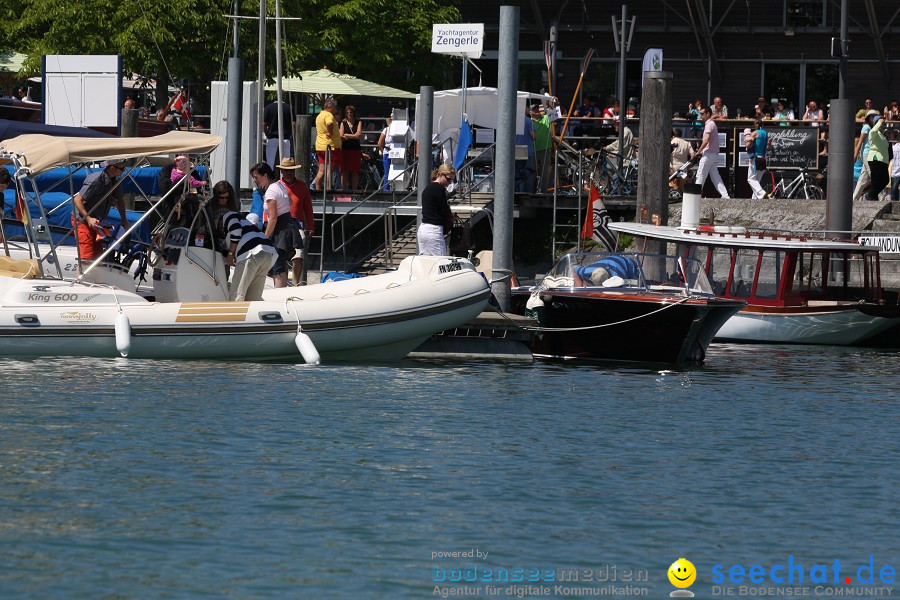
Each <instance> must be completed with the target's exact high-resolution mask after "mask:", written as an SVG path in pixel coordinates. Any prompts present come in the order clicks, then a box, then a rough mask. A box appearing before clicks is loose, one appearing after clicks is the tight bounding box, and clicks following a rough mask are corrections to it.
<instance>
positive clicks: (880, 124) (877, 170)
mask: <svg viewBox="0 0 900 600" xmlns="http://www.w3.org/2000/svg"><path fill="white" fill-rule="evenodd" d="M826 108H830V106H826ZM796 116H797V115H796V114H795V113H794V111H793V109H792V108H791V107H790V105H789V103H788V101H787V100H785V99H778V100H775V108H773V107H772V105H771V103H770V102H768V101H767V100H766V99H765V98H764V97H762V96H761V97H759V98H758V99H757V102H756V104H755V105H754V107H753V112H752V113H750V115H749V118H751V119H753V129H752V130H751V129H746V130H745V131H744V134H743V144H742V145H743V147H744V148H745V150H746V152H747V156H748V159H749V160H748V169H747V183H748V184H749V186H750V188H751V190H752V193H753V197H754V198H762V197H765V196H767V194H766V193H765V191H764V190H763V189H762V186H761V185H760V180H761V178H762V174H763V172H764V171H765V169H766V148H767V143H768V134H767V133H766V131H765V129H764V127H765V126H766V125H767V124H768V122H771V121H776V122H778V125H779V126H781V127H786V126H788V125H791V124H793V125H801V126H803V125H805V126H812V127H822V132H821V133H820V134H819V136H818V137H819V139H820V143H821V146H822V150H821V152H820V153H819V154H820V155H822V156H825V155H826V154H827V143H828V142H827V131H826V130H825V127H826V126H827V125H828V115H827V113H826V111H825V110H823V109H822V108H821V107H820V106H819V105H818V103H817V102H816V101H815V100H810V101H809V103H807V105H806V107H805V110H804V112H803V113H802V115H800V118H799V119H798V118H796ZM684 118H686V119H687V120H689V121H691V122H692V124H693V126H692V129H693V130H696V129H698V128H702V132H703V133H702V139H701V142H700V148H698V149H697V154H698V155H700V156H701V158H700V165H699V166H698V169H697V176H696V179H695V182H696V183H697V184H699V185H703V184H704V183H705V181H706V179H707V177H709V178H710V179H711V181H712V182H713V184H714V185H715V187H716V189H717V190H718V191H719V193H720V195H722V197H723V198H727V197H728V196H727V191H726V190H725V187H724V185H722V184H721V177H719V174H718V172H717V170H716V169H708V168H705V167H706V165H707V164H709V162H710V161H712V160H717V159H718V156H717V154H718V143H716V144H714V145H715V146H716V147H715V148H712V145H711V144H710V143H709V141H710V140H711V139H715V138H717V137H718V127H717V122H722V121H725V120H730V119H740V118H741V111H740V109H738V110H737V111H736V112H735V114H734V115H733V116H729V112H728V107H727V106H726V105H725V103H724V102H723V101H722V98H720V97H716V98H714V100H713V104H712V106H710V107H705V108H704V107H703V103H702V101H701V100H695V101H694V102H691V103H690V104H689V105H688V109H687V111H686V112H685V113H684ZM855 119H856V121H857V122H858V123H860V124H861V129H860V134H859V137H858V138H857V140H856V143H855V146H854V159H855V164H854V182H855V188H854V192H853V200H854V201H856V200H859V199H860V198H863V197H865V198H866V199H867V200H877V199H878V197H879V195H880V194H881V192H882V191H883V190H884V189H885V188H886V187H887V186H888V185H890V196H891V199H892V200H900V129H897V127H900V107H898V103H897V101H891V102H890V103H888V104H887V105H885V106H884V108H883V109H882V110H877V109H875V103H874V102H873V101H872V99H871V98H866V100H865V102H864V106H863V107H862V108H860V109H859V110H858V111H857V112H856V114H855ZM893 122H897V123H898V125H897V126H894V125H886V124H887V123H893ZM677 133H678V132H677V131H676V132H674V133H673V159H672V162H671V163H670V173H671V172H674V170H675V169H676V168H677V165H676V159H675V158H674V153H675V146H676V142H675V141H674V140H675V139H676V138H677V137H678V136H677ZM713 136H715V137H713ZM679 146H680V144H679ZM683 156H684V151H683V147H682V151H681V153H680V158H682V157H683ZM894 157H897V159H896V160H894ZM690 158H692V157H689V159H690Z"/></svg>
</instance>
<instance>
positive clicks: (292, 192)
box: [278, 158, 315, 286]
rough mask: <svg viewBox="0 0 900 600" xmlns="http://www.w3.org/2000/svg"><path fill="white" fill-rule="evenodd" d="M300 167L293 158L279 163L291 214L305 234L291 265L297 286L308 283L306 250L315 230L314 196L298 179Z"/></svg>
mask: <svg viewBox="0 0 900 600" xmlns="http://www.w3.org/2000/svg"><path fill="white" fill-rule="evenodd" d="M300 168H302V165H298V164H296V163H295V162H294V159H293V158H284V159H282V161H281V163H280V164H279V165H278V169H279V170H280V171H281V181H282V183H284V187H285V188H287V192H288V196H290V197H291V216H292V217H294V220H296V221H297V223H298V224H299V227H300V232H301V234H302V236H303V247H302V248H297V250H299V252H298V253H297V254H295V255H294V259H293V261H292V265H291V266H292V268H291V272H292V273H293V280H294V285H295V286H296V285H306V271H305V269H304V264H305V262H306V252H307V250H309V239H310V238H311V237H312V234H313V232H314V231H315V222H314V221H313V209H312V197H311V196H310V195H309V187H308V186H307V185H306V184H305V183H304V182H302V181H300V180H299V179H297V174H296V170H297V169H300ZM301 282H302V284H301Z"/></svg>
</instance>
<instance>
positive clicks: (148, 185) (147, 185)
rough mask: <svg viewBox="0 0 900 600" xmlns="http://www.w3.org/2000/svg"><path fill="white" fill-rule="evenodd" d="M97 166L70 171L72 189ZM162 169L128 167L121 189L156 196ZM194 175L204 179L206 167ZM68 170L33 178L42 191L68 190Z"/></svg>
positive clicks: (45, 173) (50, 171)
mask: <svg viewBox="0 0 900 600" xmlns="http://www.w3.org/2000/svg"><path fill="white" fill-rule="evenodd" d="M6 170H7V171H9V173H10V175H12V172H13V169H12V167H11V166H9V165H7V167H6ZM99 170H100V169H99V168H96V169H79V170H78V171H76V172H74V173H72V183H71V185H72V189H74V190H75V192H77V191H78V190H80V189H81V186H82V184H84V178H85V177H87V176H88V173H93V172H94V171H99ZM161 170H162V167H136V168H134V169H130V170H129V171H126V173H128V174H130V176H131V177H130V178H129V177H127V176H126V177H125V181H124V182H123V183H122V191H123V192H125V193H126V194H128V193H131V194H140V193H141V192H143V193H144V194H146V195H147V196H158V195H160V194H159V172H160V171H161ZM194 177H195V178H196V179H200V180H203V181H205V180H206V167H197V168H196V170H195V171H194ZM68 178H69V170H68V169H65V168H62V167H60V168H58V169H50V170H49V171H46V172H44V173H41V174H40V175H38V176H37V177H35V178H34V182H35V184H36V185H37V188H38V190H40V191H41V192H42V193H43V192H47V191H52V192H66V193H68V192H69V185H70V184H69V182H68ZM25 189H26V190H28V191H32V185H31V182H30V180H29V179H26V180H25Z"/></svg>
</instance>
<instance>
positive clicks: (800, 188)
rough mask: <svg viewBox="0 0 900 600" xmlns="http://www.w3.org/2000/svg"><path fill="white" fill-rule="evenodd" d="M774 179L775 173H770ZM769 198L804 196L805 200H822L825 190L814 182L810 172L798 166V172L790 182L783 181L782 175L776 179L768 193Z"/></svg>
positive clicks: (796, 197)
mask: <svg viewBox="0 0 900 600" xmlns="http://www.w3.org/2000/svg"><path fill="white" fill-rule="evenodd" d="M772 179H773V181H774V179H775V175H774V173H773V174H772ZM768 197H769V198H782V199H784V198H790V199H798V198H804V199H806V200H822V199H823V198H825V192H824V191H823V190H822V188H821V187H820V186H819V185H817V184H816V183H815V178H814V176H813V175H811V174H810V172H809V170H808V169H807V168H806V167H801V168H800V173H799V174H798V175H797V177H795V178H794V179H793V180H791V182H790V183H785V182H784V176H782V177H781V179H779V180H778V183H776V184H775V185H774V186H773V187H772V191H771V192H770V193H769V194H768Z"/></svg>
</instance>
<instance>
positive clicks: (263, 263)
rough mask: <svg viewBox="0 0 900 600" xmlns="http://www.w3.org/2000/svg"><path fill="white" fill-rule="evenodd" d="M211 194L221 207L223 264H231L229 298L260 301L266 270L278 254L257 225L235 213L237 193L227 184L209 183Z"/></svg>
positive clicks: (236, 210)
mask: <svg viewBox="0 0 900 600" xmlns="http://www.w3.org/2000/svg"><path fill="white" fill-rule="evenodd" d="M213 197H214V198H215V199H216V200H215V206H216V208H217V209H225V212H224V213H220V214H221V227H222V231H223V232H224V239H225V246H226V248H227V252H228V254H227V255H226V257H225V264H226V265H228V266H229V267H234V276H233V277H232V278H231V291H230V293H229V299H230V300H233V301H244V300H262V291H263V288H265V286H266V273H268V272H269V269H270V268H272V265H273V264H275V258H276V257H277V255H278V253H277V252H276V250H275V247H274V246H273V245H272V242H271V240H269V238H267V237H266V236H265V235H263V233H262V232H261V231H260V230H259V227H257V226H256V225H254V224H253V223H251V222H250V221H248V220H247V219H246V218H244V217H243V216H241V214H240V213H239V212H238V203H237V194H235V192H234V188H233V187H231V184H230V183H228V182H227V181H220V182H219V183H217V184H216V185H215V186H213Z"/></svg>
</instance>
